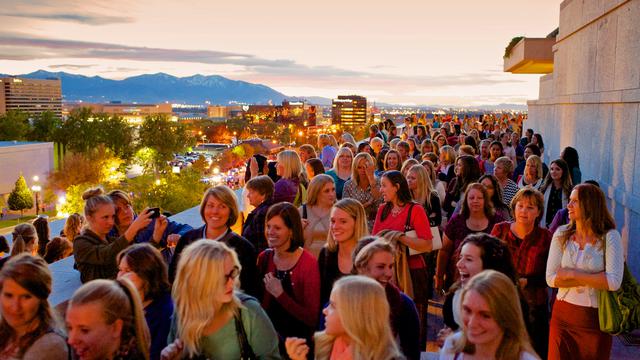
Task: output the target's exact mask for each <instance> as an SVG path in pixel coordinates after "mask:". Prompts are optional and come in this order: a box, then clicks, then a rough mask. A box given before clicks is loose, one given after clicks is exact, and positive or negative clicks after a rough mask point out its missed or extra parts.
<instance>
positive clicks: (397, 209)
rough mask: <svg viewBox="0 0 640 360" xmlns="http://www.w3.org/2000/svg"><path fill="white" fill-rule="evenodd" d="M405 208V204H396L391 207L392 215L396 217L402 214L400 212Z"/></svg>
mask: <svg viewBox="0 0 640 360" xmlns="http://www.w3.org/2000/svg"><path fill="white" fill-rule="evenodd" d="M403 209H404V206H401V207H396V206H394V207H393V208H392V209H391V215H392V216H394V217H395V216H398V215H400V213H401V212H402V210H403Z"/></svg>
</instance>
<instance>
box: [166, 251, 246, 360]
mask: <svg viewBox="0 0 640 360" xmlns="http://www.w3.org/2000/svg"><path fill="white" fill-rule="evenodd" d="M227 258H231V259H232V261H233V263H234V266H237V267H238V269H240V270H242V269H241V267H240V262H239V261H238V256H237V255H236V253H235V251H233V250H231V248H229V247H228V246H227V245H225V244H224V243H222V242H219V241H211V240H206V239H205V240H198V241H196V242H194V243H193V244H191V245H189V246H187V248H186V249H185V250H184V252H183V253H182V256H181V257H180V261H179V262H178V270H177V275H176V279H175V281H174V283H173V289H172V296H173V298H174V299H175V314H176V316H177V324H178V338H180V340H182V342H183V343H184V348H185V350H186V351H187V354H188V355H189V356H193V355H196V354H197V353H198V352H199V350H200V339H201V338H202V336H203V335H204V330H205V328H206V327H207V325H209V324H210V323H211V320H212V319H213V318H214V316H215V315H216V311H218V312H220V313H221V314H225V313H232V312H235V311H236V309H238V307H239V306H240V301H239V300H238V298H237V297H236V296H235V295H234V296H233V300H232V301H231V302H229V303H224V304H216V302H215V299H216V297H217V296H218V295H220V294H221V293H222V292H224V286H225V273H224V261H225V259H227ZM235 286H236V288H237V286H238V281H237V280H235Z"/></svg>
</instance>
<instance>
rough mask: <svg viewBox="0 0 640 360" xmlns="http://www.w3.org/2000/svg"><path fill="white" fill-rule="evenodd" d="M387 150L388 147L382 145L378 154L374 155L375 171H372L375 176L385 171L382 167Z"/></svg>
mask: <svg viewBox="0 0 640 360" xmlns="http://www.w3.org/2000/svg"><path fill="white" fill-rule="evenodd" d="M388 152H389V148H387V147H384V148H382V149H380V152H378V155H376V171H375V172H374V174H375V175H376V176H382V174H383V173H384V172H385V170H384V168H385V166H386V158H387V153H388Z"/></svg>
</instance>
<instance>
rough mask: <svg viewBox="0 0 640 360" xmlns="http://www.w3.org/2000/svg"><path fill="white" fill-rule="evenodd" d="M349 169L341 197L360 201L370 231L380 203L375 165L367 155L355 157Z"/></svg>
mask: <svg viewBox="0 0 640 360" xmlns="http://www.w3.org/2000/svg"><path fill="white" fill-rule="evenodd" d="M376 139H378V138H376ZM351 169H352V170H351V179H349V180H347V182H346V183H345V184H344V192H343V194H342V197H343V198H345V199H346V198H352V199H356V200H358V201H360V203H361V204H362V206H364V210H365V212H366V213H367V226H368V227H369V229H371V228H373V222H374V221H375V219H376V212H377V211H378V206H380V203H381V201H382V196H380V178H379V177H376V176H375V174H374V170H375V163H374V160H373V157H372V156H371V155H369V154H367V153H360V154H358V155H356V157H355V158H354V159H353V165H352V166H351Z"/></svg>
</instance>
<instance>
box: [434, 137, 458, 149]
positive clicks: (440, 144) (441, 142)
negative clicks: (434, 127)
mask: <svg viewBox="0 0 640 360" xmlns="http://www.w3.org/2000/svg"><path fill="white" fill-rule="evenodd" d="M434 140H435V141H436V144H438V147H439V148H440V150H442V147H444V146H448V144H447V136H446V135H442V134H438V135H436V137H435V139H434ZM452 149H453V148H452Z"/></svg>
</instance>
